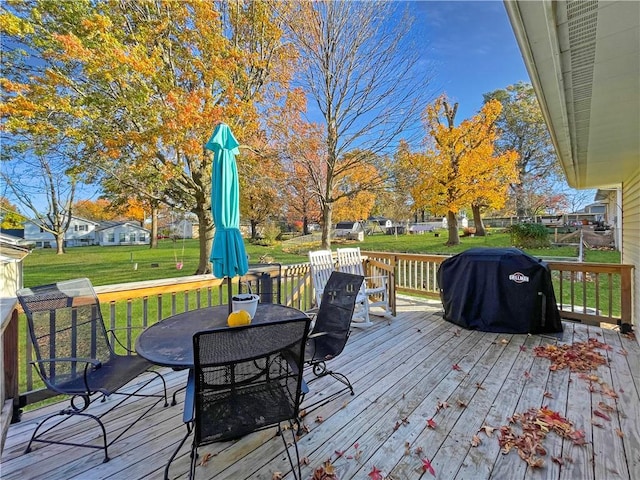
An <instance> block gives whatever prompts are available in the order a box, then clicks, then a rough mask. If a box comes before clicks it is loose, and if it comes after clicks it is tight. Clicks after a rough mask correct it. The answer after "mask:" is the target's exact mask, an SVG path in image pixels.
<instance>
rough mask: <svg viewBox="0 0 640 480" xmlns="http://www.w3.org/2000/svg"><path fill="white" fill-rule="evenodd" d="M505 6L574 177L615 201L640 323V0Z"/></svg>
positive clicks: (522, 1)
mask: <svg viewBox="0 0 640 480" xmlns="http://www.w3.org/2000/svg"><path fill="white" fill-rule="evenodd" d="M504 5H505V8H506V10H507V14H508V16H509V19H510V21H511V25H512V27H513V30H514V32H515V35H516V38H517V40H518V44H519V45H520V50H521V52H522V56H523V58H524V61H525V65H526V67H527V70H528V71H529V76H530V78H531V82H532V84H533V87H534V89H535V92H536V95H537V97H538V101H539V102H540V107H541V109H542V113H543V115H544V118H545V121H546V123H547V126H548V127H549V131H550V133H551V138H552V140H553V144H554V146H555V150H556V154H557V155H558V159H559V161H560V164H561V165H562V168H563V169H564V172H565V174H566V177H567V182H568V183H569V185H570V186H571V187H573V188H578V189H591V188H596V189H598V194H597V196H596V198H597V199H598V200H600V199H601V198H606V199H607V200H608V204H609V206H608V207H607V208H608V210H607V211H609V212H612V214H613V217H614V219H615V223H616V226H617V228H618V229H619V230H621V234H620V239H621V241H620V244H619V245H620V251H621V252H622V263H623V264H629V265H633V266H634V267H635V268H634V269H633V273H632V275H633V279H632V285H633V286H632V303H633V307H632V310H633V312H632V323H633V324H634V325H635V326H636V328H638V315H639V313H640V135H639V134H638V132H640V41H638V39H639V38H640V2H638V1H624V0H617V1H608V2H604V1H601V2H597V1H596V2H586V1H585V2H578V1H566V2H549V1H544V2H543V1H539V2H532V1H527V0H512V1H505V2H504ZM618 189H619V191H620V192H621V194H618V193H616V192H617V190H618ZM601 192H602V193H601ZM605 192H607V193H605ZM637 338H638V339H639V341H640V335H638V336H637Z"/></svg>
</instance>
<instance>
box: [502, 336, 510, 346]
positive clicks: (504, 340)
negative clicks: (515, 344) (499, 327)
mask: <svg viewBox="0 0 640 480" xmlns="http://www.w3.org/2000/svg"><path fill="white" fill-rule="evenodd" d="M500 343H501V344H503V345H506V344H507V343H509V340H507V339H506V338H503V339H502V340H500Z"/></svg>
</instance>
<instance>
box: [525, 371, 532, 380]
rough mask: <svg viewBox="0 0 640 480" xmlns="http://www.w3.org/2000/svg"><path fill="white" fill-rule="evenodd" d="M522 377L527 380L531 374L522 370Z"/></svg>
mask: <svg viewBox="0 0 640 480" xmlns="http://www.w3.org/2000/svg"><path fill="white" fill-rule="evenodd" d="M524 378H526V379H527V380H529V379H530V378H531V374H530V373H529V372H524Z"/></svg>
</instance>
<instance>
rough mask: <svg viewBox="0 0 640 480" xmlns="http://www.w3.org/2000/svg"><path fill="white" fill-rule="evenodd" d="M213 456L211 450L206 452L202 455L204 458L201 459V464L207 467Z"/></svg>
mask: <svg viewBox="0 0 640 480" xmlns="http://www.w3.org/2000/svg"><path fill="white" fill-rule="evenodd" d="M211 457H213V455H211V454H210V453H209V452H207V453H205V454H204V455H203V456H202V460H200V466H202V467H206V466H207V463H209V460H211Z"/></svg>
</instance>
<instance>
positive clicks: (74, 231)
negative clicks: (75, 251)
mask: <svg viewBox="0 0 640 480" xmlns="http://www.w3.org/2000/svg"><path fill="white" fill-rule="evenodd" d="M97 226H98V224H97V223H96V222H94V221H92V220H86V219H83V218H78V217H72V218H71V222H70V223H69V228H68V229H67V231H66V232H65V235H64V242H65V245H64V246H65V247H79V246H86V245H95V243H96V242H95V229H96V227H97ZM24 239H25V240H26V241H28V242H30V243H33V244H35V246H36V248H42V247H47V248H56V239H55V237H54V236H53V234H52V233H49V232H45V231H41V228H40V225H39V224H38V223H37V222H36V221H27V222H25V224H24Z"/></svg>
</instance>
